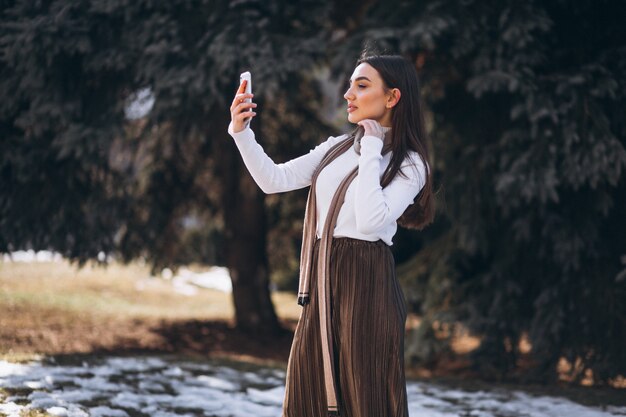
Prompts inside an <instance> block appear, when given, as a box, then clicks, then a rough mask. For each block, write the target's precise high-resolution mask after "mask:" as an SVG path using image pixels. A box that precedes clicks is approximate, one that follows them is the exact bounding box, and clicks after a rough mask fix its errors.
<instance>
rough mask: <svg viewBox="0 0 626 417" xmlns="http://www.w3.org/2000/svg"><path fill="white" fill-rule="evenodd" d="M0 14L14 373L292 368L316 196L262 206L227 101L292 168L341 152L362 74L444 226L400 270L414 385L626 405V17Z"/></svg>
mask: <svg viewBox="0 0 626 417" xmlns="http://www.w3.org/2000/svg"><path fill="white" fill-rule="evenodd" d="M0 8H1V9H0V10H1V17H0V97H1V98H2V99H1V100H0V175H1V177H0V252H2V253H3V254H4V257H3V258H2V262H1V263H0V324H1V327H0V354H1V355H3V357H5V358H6V357H8V358H19V357H21V356H22V355H29V354H34V353H39V354H65V355H72V354H78V353H81V354H83V353H94V352H109V353H119V352H130V351H133V352H135V351H139V352H163V351H166V352H182V353H189V354H196V355H206V354H213V353H215V354H226V355H228V354H230V355H236V356H238V357H242V358H248V359H250V360H254V359H255V358H256V359H261V360H276V361H283V362H284V361H286V358H287V355H288V352H289V346H290V343H291V338H292V331H293V329H294V327H295V323H296V321H297V319H298V315H299V307H298V306H297V305H296V303H295V295H294V292H295V291H296V290H297V279H298V262H299V250H300V244H301V237H302V220H303V216H304V205H305V200H306V193H307V190H299V191H296V192H292V193H288V194H283V195H269V196H266V195H263V194H262V192H261V191H260V190H259V189H258V187H257V186H256V185H255V184H254V182H253V181H252V179H251V177H250V176H249V174H248V173H247V171H246V169H245V167H244V166H243V163H242V161H241V158H240V156H239V154H238V152H237V149H236V147H235V145H234V144H233V143H232V138H230V136H228V134H227V132H226V129H227V126H228V123H229V121H230V114H229V106H230V102H231V100H232V98H233V95H234V93H235V90H236V88H237V86H238V82H239V74H240V73H241V72H243V71H251V73H252V77H253V79H252V85H253V90H254V93H255V101H256V102H257V103H258V104H259V107H258V109H257V113H258V116H257V117H256V118H255V119H254V121H253V122H252V128H253V130H254V131H255V133H256V135H257V139H258V141H259V142H260V143H261V144H262V145H263V147H264V148H265V150H266V152H267V153H268V154H269V155H270V156H272V158H273V159H274V160H275V161H276V162H283V161H286V160H288V159H290V158H293V157H296V156H299V155H301V154H303V153H305V152H307V151H308V150H309V149H311V148H312V147H314V146H315V145H316V144H318V143H320V142H322V141H323V140H325V139H326V138H327V137H328V136H330V135H336V134H340V133H344V132H346V131H347V130H348V129H350V126H349V125H348V124H347V120H346V113H345V103H344V100H343V98H342V95H343V93H344V91H345V89H346V88H347V82H348V79H349V77H350V75H351V73H352V71H353V69H354V67H355V65H356V60H357V59H358V57H359V55H360V54H361V53H362V52H363V51H364V50H365V51H368V52H370V53H393V54H400V55H403V56H405V57H406V58H407V59H409V60H411V62H414V63H415V67H416V69H417V71H418V73H419V76H420V80H421V85H422V96H423V100H424V103H425V104H426V108H427V115H426V118H427V124H428V130H429V134H430V143H429V146H430V148H431V155H432V161H431V166H433V167H434V180H435V188H436V190H437V207H438V208H437V216H436V221H435V223H434V224H432V225H431V226H429V227H428V228H426V229H425V230H423V231H421V232H416V231H409V230H404V229H399V231H398V233H397V235H396V236H395V238H394V245H393V247H392V249H393V252H394V256H395V259H396V263H397V265H398V273H399V275H400V278H401V282H402V285H403V289H404V292H405V296H406V298H407V302H408V304H409V306H410V310H411V314H410V316H409V320H408V323H407V337H406V363H407V369H408V370H409V374H410V375H416V376H425V377H428V376H433V375H458V376H467V377H470V376H471V377H473V378H474V377H479V378H483V379H486V380H495V381H509V380H515V381H523V382H541V383H557V382H565V383H570V384H573V385H587V386H588V385H593V386H607V387H608V386H610V387H618V388H620V387H621V388H624V387H626V380H625V375H626V348H625V347H626V173H625V169H626V149H625V147H626V117H625V116H626V106H625V104H626V26H625V25H624V23H623V18H624V16H626V7H625V4H624V2H622V1H618V0H613V1H611V0H594V1H591V0H576V1H565V0H543V1H539V0H531V1H526V2H518V1H512V0H499V1H495V0H493V1H489V0H484V1H478V0H476V1H472V0H464V1H453V0H424V1H420V2H412V1H399V0H387V1H384V2H383V1H369V0H366V1H361V2H347V1H303V0H301V1H292V2H289V1H280V0H265V1H260V0H239V1H221V0H171V1H167V2H156V1H150V0H136V1H132V2H129V1H123V0H108V1H96V0H85V1H72V2H68V1H60V0H48V1H44V0H37V1H35V0H32V1H26V0H16V1H0ZM29 250H30V251H31V252H20V251H29ZM39 251H45V252H39ZM38 256H39V258H40V259H37V257H38ZM20 259H24V260H26V261H28V262H20V261H19V260H20ZM34 261H37V262H34ZM231 282H232V285H231Z"/></svg>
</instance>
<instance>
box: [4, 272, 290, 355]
mask: <svg viewBox="0 0 626 417" xmlns="http://www.w3.org/2000/svg"><path fill="white" fill-rule="evenodd" d="M192 269H194V270H196V271H198V272H201V271H202V269H201V268H199V267H192ZM205 270H206V269H205ZM272 298H273V302H274V305H275V308H276V312H277V314H278V315H279V317H280V318H281V319H283V320H286V321H287V323H290V324H289V325H292V324H293V323H294V322H295V321H296V320H297V319H298V317H299V314H300V307H299V306H298V305H297V303H296V297H295V295H293V294H290V293H274V294H272ZM233 324H234V308H233V304H232V298H231V294H228V293H224V292H221V291H217V290H213V289H206V288H197V292H196V293H195V294H194V295H184V294H180V293H178V292H176V291H175V290H174V285H173V283H172V282H171V281H168V280H165V279H162V278H157V277H153V276H151V275H150V271H149V268H148V267H147V266H142V265H139V264H130V265H122V264H116V263H113V264H111V265H109V266H107V267H101V266H96V265H89V264H88V265H87V266H85V267H84V268H82V269H77V268H76V267H75V266H72V265H71V264H69V263H68V262H66V261H62V262H38V263H35V262H33V263H20V262H15V263H14V262H0V359H3V360H7V361H11V362H28V361H30V360H33V359H39V356H38V355H39V354H43V355H51V354H52V355H58V354H63V355H73V354H78V355H82V354H88V353H98V354H100V353H102V354H105V353H109V354H110V353H120V354H125V353H131V352H135V353H137V352H146V353H155V352H160V353H174V352H179V353H195V354H198V353H202V352H207V349H213V351H215V350H219V351H221V352H225V351H226V353H228V351H230V350H231V349H233V348H234V349H235V350H236V349H237V348H236V347H235V346H232V343H230V344H229V343H225V342H224V339H225V338H232V337H233V336H236V337H239V335H237V334H235V333H234V332H233V330H232V326H233ZM239 339H242V338H241V337H239ZM239 339H237V340H239ZM239 342H240V343H241V340H240V341H239ZM289 343H290V341H289V340H286V341H285V344H286V345H287V347H288V346H289ZM213 347H215V348H213ZM243 347H245V343H244V345H243ZM240 350H241V349H240ZM244 350H245V352H246V353H247V352H250V349H247V348H246V349H244ZM266 350H267V349H266Z"/></svg>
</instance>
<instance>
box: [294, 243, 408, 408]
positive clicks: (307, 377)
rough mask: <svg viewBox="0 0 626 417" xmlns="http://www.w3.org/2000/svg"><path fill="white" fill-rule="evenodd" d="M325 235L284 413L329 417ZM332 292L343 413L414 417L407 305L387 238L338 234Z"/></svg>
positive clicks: (298, 329)
mask: <svg viewBox="0 0 626 417" xmlns="http://www.w3.org/2000/svg"><path fill="white" fill-rule="evenodd" d="M319 242H320V241H319V240H317V241H316V243H315V246H314V253H313V262H312V265H313V271H312V274H311V285H310V292H311V294H310V296H311V298H310V303H309V304H307V305H305V306H304V307H303V308H302V313H301V316H300V320H299V321H298V325H297V327H296V331H295V334H294V339H293V343H292V346H291V353H290V355H289V363H288V367H287V378H286V391H285V401H284V404H283V417H326V397H325V389H324V373H323V367H322V349H321V341H320V322H319V313H318V305H319V300H318V294H317V276H318V274H317V270H316V269H317V268H316V265H317V258H318V255H319ZM330 297H331V303H330V305H331V311H330V314H331V322H332V338H333V344H334V358H333V359H334V365H335V385H336V388H337V399H338V402H339V414H340V416H342V417H408V415H409V413H408V406H407V394H406V380H405V375H404V329H405V323H406V304H405V301H404V295H403V293H402V289H401V288H400V285H399V283H398V280H397V278H396V274H395V264H394V259H393V255H392V253H391V250H390V248H389V246H388V245H387V244H385V243H384V242H383V241H377V242H367V241H363V240H358V239H352V238H334V239H333V243H332V249H331V258H330Z"/></svg>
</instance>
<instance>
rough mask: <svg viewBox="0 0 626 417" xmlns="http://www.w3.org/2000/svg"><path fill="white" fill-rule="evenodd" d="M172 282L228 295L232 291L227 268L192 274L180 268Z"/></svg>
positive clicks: (216, 268) (216, 267)
mask: <svg viewBox="0 0 626 417" xmlns="http://www.w3.org/2000/svg"><path fill="white" fill-rule="evenodd" d="M172 280H173V281H176V280H178V281H179V282H181V283H187V284H192V285H195V286H197V287H201V288H213V289H215V290H219V291H223V292H228V293H229V292H232V290H233V286H232V283H231V280H230V274H229V273H228V268H224V267H220V266H214V267H212V268H211V269H210V270H208V271H207V272H193V271H191V270H189V269H187V268H180V269H179V270H178V274H176V275H175V276H174V277H173V278H172Z"/></svg>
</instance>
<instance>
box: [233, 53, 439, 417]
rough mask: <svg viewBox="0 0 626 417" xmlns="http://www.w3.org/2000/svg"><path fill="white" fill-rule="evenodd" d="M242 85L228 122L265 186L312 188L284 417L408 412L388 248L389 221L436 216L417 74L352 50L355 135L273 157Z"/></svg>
mask: <svg viewBox="0 0 626 417" xmlns="http://www.w3.org/2000/svg"><path fill="white" fill-rule="evenodd" d="M243 91H244V90H243V86H242V87H240V89H239V91H238V92H237V94H236V96H235V98H234V100H233V103H232V105H231V108H230V111H231V117H232V121H231V123H230V125H229V127H228V131H229V133H230V135H231V136H232V137H233V138H234V140H235V144H236V145H237V147H238V149H239V151H240V153H241V156H242V157H243V160H244V163H245V164H246V167H247V168H248V170H249V171H250V174H251V175H252V177H253V178H254V180H255V181H256V183H257V184H258V185H259V187H261V189H262V190H263V191H264V192H265V193H278V192H284V191H289V190H295V189H298V188H303V187H307V186H309V185H310V186H311V188H310V191H309V199H308V202H307V209H306V214H305V222H304V236H303V243H302V254H301V263H300V286H299V293H298V303H299V304H301V305H302V306H303V307H302V312H301V316H300V320H299V321H298V325H297V328H296V332H295V335H294V340H293V344H292V347H291V353H290V356H289V363H288V367H287V378H286V379H287V380H286V392H285V401H284V404H283V417H322V416H337V415H340V416H346V417H407V416H408V415H409V414H408V407H407V396H406V382H405V376H404V356H403V350H404V329H405V322H406V306H405V301H404V296H403V293H402V290H401V288H400V285H399V283H398V280H397V279H396V275H395V265H394V260H393V256H392V253H391V250H390V245H391V244H392V238H393V236H394V234H395V232H396V229H397V223H399V224H401V225H403V226H407V227H412V228H417V229H420V228H422V227H423V226H425V225H426V224H428V223H430V222H431V221H432V219H433V215H434V204H433V197H432V186H431V172H430V169H429V165H428V162H427V161H428V149H427V146H426V134H425V129H424V121H423V115H422V110H421V105H420V100H419V85H418V77H417V72H416V70H415V68H414V67H413V65H412V64H411V63H410V62H408V61H407V60H405V59H404V58H402V57H400V56H369V57H363V58H361V59H360V60H359V61H358V63H357V67H356V68H355V70H354V72H353V73H352V76H351V78H350V81H349V87H348V90H347V91H346V93H345V94H344V98H345V99H346V101H347V104H348V106H347V111H348V120H349V121H350V122H351V123H354V124H357V125H358V127H357V128H356V129H355V131H354V132H352V133H349V134H344V135H341V136H337V137H330V138H328V139H327V140H326V141H325V142H323V143H322V144H320V145H318V146H317V147H315V148H314V149H312V150H311V151H310V152H309V153H308V154H305V155H303V156H300V157H299V158H296V159H293V160H291V161H288V162H286V163H283V164H275V163H274V162H273V161H272V160H271V159H270V158H269V157H268V156H267V155H266V154H265V152H264V150H263V149H262V147H261V146H260V145H259V144H258V143H257V142H256V141H255V136H254V133H253V132H252V130H251V129H250V128H247V127H244V126H245V124H244V119H245V118H247V117H252V118H253V117H254V116H255V115H256V112H255V111H254V108H255V107H256V104H255V103H253V102H251V103H246V102H245V101H244V100H245V99H246V98H252V97H253V95H252V94H244V93H243Z"/></svg>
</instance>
